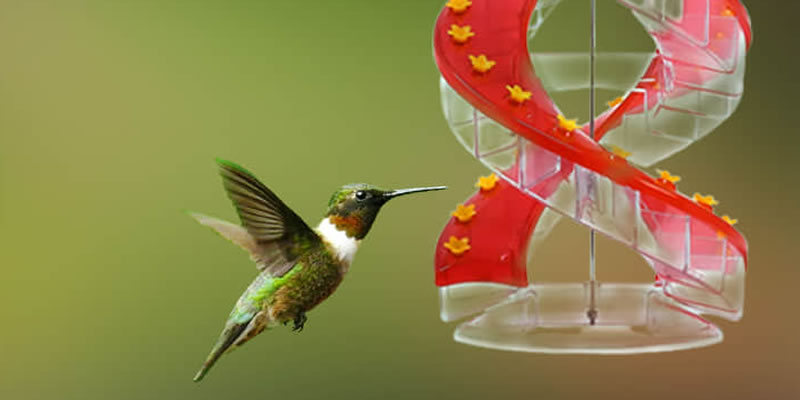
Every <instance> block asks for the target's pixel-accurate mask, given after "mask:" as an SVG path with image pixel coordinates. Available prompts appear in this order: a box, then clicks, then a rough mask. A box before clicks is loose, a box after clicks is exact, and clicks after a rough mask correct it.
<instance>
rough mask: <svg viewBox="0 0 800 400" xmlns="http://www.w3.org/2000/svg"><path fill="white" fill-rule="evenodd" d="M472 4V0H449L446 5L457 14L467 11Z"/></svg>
mask: <svg viewBox="0 0 800 400" xmlns="http://www.w3.org/2000/svg"><path fill="white" fill-rule="evenodd" d="M471 5H472V2H471V1H470V0H449V1H448V2H447V4H445V7H447V8H449V9H451V10H453V12H454V13H456V14H461V13H463V12H464V11H467V8H469V6H471Z"/></svg>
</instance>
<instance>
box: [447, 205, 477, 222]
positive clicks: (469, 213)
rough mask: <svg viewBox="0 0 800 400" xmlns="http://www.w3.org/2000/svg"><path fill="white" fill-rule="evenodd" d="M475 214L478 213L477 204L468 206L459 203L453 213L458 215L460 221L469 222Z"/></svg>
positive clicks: (455, 215)
mask: <svg viewBox="0 0 800 400" xmlns="http://www.w3.org/2000/svg"><path fill="white" fill-rule="evenodd" d="M475 214H477V212H475V204H470V205H468V206H465V205H463V204H459V205H458V206H457V207H456V210H455V211H453V214H452V215H453V216H454V217H456V219H458V221H459V222H469V220H471V219H472V217H474V216H475Z"/></svg>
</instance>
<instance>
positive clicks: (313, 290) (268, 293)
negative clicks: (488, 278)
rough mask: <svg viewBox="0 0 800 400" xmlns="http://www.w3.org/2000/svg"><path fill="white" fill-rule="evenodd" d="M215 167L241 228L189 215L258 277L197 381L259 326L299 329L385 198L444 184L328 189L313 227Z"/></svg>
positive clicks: (254, 185) (233, 172)
mask: <svg viewBox="0 0 800 400" xmlns="http://www.w3.org/2000/svg"><path fill="white" fill-rule="evenodd" d="M217 164H218V165H219V172H220V175H222V181H223V184H224V186H225V190H226V191H227V193H228V197H230V199H231V201H232V202H233V205H234V207H235V208H236V211H237V213H238V214H239V219H240V220H241V221H242V226H239V225H235V224H232V223H230V222H226V221H222V220H219V219H216V218H213V217H209V216H206V215H202V214H197V213H191V215H192V216H193V217H194V218H195V219H197V221H198V222H200V223H201V224H203V225H206V226H208V227H211V228H212V229H214V230H215V231H217V233H219V234H220V235H221V236H222V237H224V238H226V239H228V240H230V241H231V242H233V243H234V244H236V245H238V246H240V247H241V248H243V249H244V250H245V251H247V252H248V253H249V254H250V258H251V259H252V260H253V261H255V263H256V267H257V268H258V271H259V274H258V276H256V278H255V280H253V282H252V283H251V284H250V286H249V287H248V288H247V290H245V291H244V293H243V294H242V296H241V297H239V300H238V301H237V302H236V305H235V306H234V307H233V310H232V311H231V313H230V315H229V316H228V320H227V322H226V323H225V328H224V329H223V331H222V334H221V335H220V337H219V339H218V340H217V343H216V344H215V345H214V348H213V349H212V350H211V353H210V354H209V355H208V358H207V359H206V361H205V363H203V366H202V367H201V368H200V371H198V372H197V375H195V377H194V381H195V382H198V381H200V380H201V379H203V377H204V376H205V375H206V373H207V372H208V370H209V369H210V368H211V367H212V366H213V365H214V363H215V362H216V361H217V360H218V359H219V357H220V356H221V355H222V354H223V353H224V352H225V351H226V350H229V349H233V348H235V347H238V346H241V345H242V344H244V343H245V342H247V341H248V340H250V339H252V338H254V337H255V336H256V335H258V334H259V333H261V332H262V331H264V330H265V329H268V328H271V327H274V326H276V325H278V324H284V325H285V324H287V323H289V322H292V323H294V329H293V330H295V331H301V330H302V329H303V325H304V324H305V322H306V319H307V318H306V313H307V312H308V311H309V310H311V309H312V308H314V307H315V306H316V305H317V304H319V303H320V302H322V301H323V300H325V299H326V298H327V297H328V296H330V295H331V294H332V293H333V291H334V290H336V288H337V286H339V283H341V282H342V278H344V275H345V274H346V273H347V270H348V268H349V267H350V263H352V261H353V256H354V255H355V253H356V250H357V249H358V246H359V244H360V243H361V240H363V239H364V237H365V236H367V233H368V232H369V229H370V227H372V223H373V222H374V221H375V217H376V216H377V215H378V211H379V210H380V209H381V207H382V206H383V205H384V204H386V202H387V201H389V200H391V199H393V198H395V197H398V196H402V195H406V194H409V193H418V192H426V191H430V190H441V189H445V187H444V186H436V187H426V188H414V189H402V190H383V189H379V188H377V187H375V186H371V185H367V184H363V183H360V184H354V185H346V186H343V187H342V188H340V189H339V190H337V191H336V192H334V194H333V196H332V197H331V199H330V201H329V202H328V211H327V213H326V214H325V217H324V218H323V219H322V222H320V223H319V225H318V226H317V227H316V228H315V229H311V228H310V227H309V226H308V225H306V223H305V222H303V220H302V219H301V218H300V217H299V216H298V215H297V214H295V213H294V211H292V210H291V209H290V208H289V207H287V206H286V204H284V203H283V202H282V201H281V200H280V199H279V198H278V196H276V195H275V194H274V193H273V192H272V191H271V190H269V189H268V188H267V187H266V186H264V184H263V183H261V182H260V181H259V180H258V179H257V178H256V177H255V176H254V175H253V174H251V173H250V172H248V171H247V170H246V169H244V168H242V167H240V166H239V165H236V164H234V163H232V162H230V161H225V160H220V159H217ZM232 346H233V347H232Z"/></svg>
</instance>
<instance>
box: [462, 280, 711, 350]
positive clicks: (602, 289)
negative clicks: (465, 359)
mask: <svg viewBox="0 0 800 400" xmlns="http://www.w3.org/2000/svg"><path fill="white" fill-rule="evenodd" d="M590 298H591V293H590V288H589V285H588V284H580V283H575V284H550V285H532V286H530V287H528V288H523V289H520V290H518V291H517V292H516V293H515V294H514V295H512V296H510V297H509V298H508V299H507V300H506V301H505V302H502V303H500V304H497V305H495V306H493V307H490V308H489V309H487V310H486V312H485V313H484V314H481V315H480V316H478V317H476V318H474V319H472V320H470V321H468V322H466V323H463V324H461V325H460V326H459V327H458V328H457V329H456V332H455V334H454V337H455V340H456V341H459V342H462V343H468V344H471V345H475V346H481V347H487V348H493V349H501V350H512V351H528V352H538V353H586V354H630V353H642V352H655V351H672V350H683V349H691V348H696V347H702V346H708V345H711V344H714V343H717V342H719V341H721V340H722V332H720V330H719V329H718V328H717V327H716V326H714V325H713V324H711V323H710V322H708V321H706V320H704V319H702V318H699V317H697V316H696V315H694V314H692V313H690V312H687V311H686V310H684V309H683V308H681V306H679V305H678V304H677V303H675V302H674V301H672V300H671V299H669V298H667V297H666V296H664V295H663V294H662V293H661V290H660V289H659V288H655V287H653V286H652V285H635V284H608V285H604V284H600V285H598V286H596V287H595V301H596V307H597V309H598V311H599V312H598V314H597V315H598V316H597V320H596V321H595V323H594V324H593V325H592V324H590V323H589V320H588V319H587V318H586V312H587V309H588V307H589V306H590V304H589V303H590Z"/></svg>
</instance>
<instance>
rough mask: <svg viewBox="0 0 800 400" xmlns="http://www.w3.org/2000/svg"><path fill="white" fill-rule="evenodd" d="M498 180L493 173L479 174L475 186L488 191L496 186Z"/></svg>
mask: <svg viewBox="0 0 800 400" xmlns="http://www.w3.org/2000/svg"><path fill="white" fill-rule="evenodd" d="M498 180H500V178H498V177H497V175H495V174H494V173H491V174H489V176H481V177H479V178H478V183H476V184H475V187H479V188H481V190H482V191H489V190H492V189H494V187H495V186H497V181H498Z"/></svg>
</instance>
